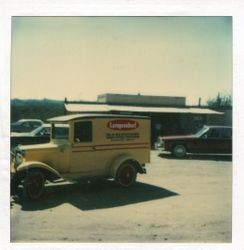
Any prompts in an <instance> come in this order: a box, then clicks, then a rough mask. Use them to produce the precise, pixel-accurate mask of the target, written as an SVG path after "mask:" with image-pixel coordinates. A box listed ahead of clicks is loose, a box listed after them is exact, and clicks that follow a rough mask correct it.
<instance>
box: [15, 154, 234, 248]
mask: <svg viewBox="0 0 244 250" xmlns="http://www.w3.org/2000/svg"><path fill="white" fill-rule="evenodd" d="M147 170H148V173H147V175H139V176H138V182H137V183H136V185H135V186H133V187H132V188H129V189H124V188H120V187H118V186H116V185H115V184H114V183H113V182H111V181H103V182H100V183H96V184H95V183H94V184H79V185H75V184H69V183H67V184H65V185H64V184H55V185H53V184H52V185H49V186H48V187H47V189H46V193H45V195H44V197H43V198H42V199H41V200H40V201H35V202H21V201H18V199H15V200H14V199H12V202H11V242H150V243H152V242H167V243H171V242H177V243H182V242H223V243H227V242H231V235H232V227H231V224H232V220H231V218H232V162H231V158H230V157H224V156H222V157H211V156H207V157H206V156H197V157H196V156H195V157H190V158H187V159H183V160H177V159H174V158H171V157H170V156H169V155H167V154H164V155H161V156H159V151H151V164H150V165H149V166H148V168H147Z"/></svg>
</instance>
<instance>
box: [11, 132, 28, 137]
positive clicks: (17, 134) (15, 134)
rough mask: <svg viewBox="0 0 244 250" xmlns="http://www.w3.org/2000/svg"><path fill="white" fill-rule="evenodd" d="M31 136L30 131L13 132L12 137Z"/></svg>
mask: <svg viewBox="0 0 244 250" xmlns="http://www.w3.org/2000/svg"><path fill="white" fill-rule="evenodd" d="M21 136H31V134H30V133H21V132H12V133H11V137H21Z"/></svg>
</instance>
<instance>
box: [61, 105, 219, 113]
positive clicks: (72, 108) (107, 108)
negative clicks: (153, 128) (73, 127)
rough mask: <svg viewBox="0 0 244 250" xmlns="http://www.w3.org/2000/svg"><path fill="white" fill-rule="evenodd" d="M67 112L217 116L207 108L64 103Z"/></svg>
mask: <svg viewBox="0 0 244 250" xmlns="http://www.w3.org/2000/svg"><path fill="white" fill-rule="evenodd" d="M65 109H66V110H67V111H68V112H76V113H77V112H79V113H91V112H126V113H130V112H139V113H186V114H187V113H188V114H217V115H222V114H223V113H222V112H217V111H214V110H211V109H207V108H190V107H184V108H173V107H136V106H117V105H107V104H83V103H75V104H74V103H65Z"/></svg>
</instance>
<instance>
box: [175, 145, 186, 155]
mask: <svg viewBox="0 0 244 250" xmlns="http://www.w3.org/2000/svg"><path fill="white" fill-rule="evenodd" d="M173 155H174V156H176V157H177V158H183V157H185V156H186V147H185V146H184V145H182V144H178V145H175V146H174V148H173Z"/></svg>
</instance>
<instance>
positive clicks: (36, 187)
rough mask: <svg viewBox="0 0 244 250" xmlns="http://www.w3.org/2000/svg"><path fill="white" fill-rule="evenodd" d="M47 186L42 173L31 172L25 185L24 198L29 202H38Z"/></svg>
mask: <svg viewBox="0 0 244 250" xmlns="http://www.w3.org/2000/svg"><path fill="white" fill-rule="evenodd" d="M44 185H45V177H44V175H43V174H42V172H40V171H33V172H29V173H28V174H27V175H26V178H25V180H24V184H23V194H24V197H26V198H28V199H29V200H36V199H38V198H39V197H40V196H41V195H42V194H43V190H44Z"/></svg>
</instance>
